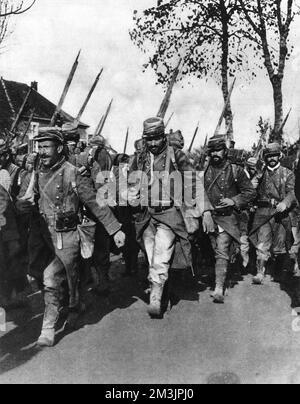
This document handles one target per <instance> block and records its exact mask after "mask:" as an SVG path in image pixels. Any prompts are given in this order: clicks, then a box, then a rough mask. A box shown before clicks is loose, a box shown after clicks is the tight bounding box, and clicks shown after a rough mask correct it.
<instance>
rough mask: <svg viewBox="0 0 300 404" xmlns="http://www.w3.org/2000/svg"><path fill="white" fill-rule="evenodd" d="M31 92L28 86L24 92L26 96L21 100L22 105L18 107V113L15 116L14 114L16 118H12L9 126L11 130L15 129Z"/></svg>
mask: <svg viewBox="0 0 300 404" xmlns="http://www.w3.org/2000/svg"><path fill="white" fill-rule="evenodd" d="M31 92H32V87H30V89H29V90H28V92H27V94H26V97H25V98H24V101H23V103H22V105H21V107H20V109H19V112H18V114H17V116H16V118H15V120H14V122H13V124H12V126H11V128H10V131H11V132H14V131H15V129H16V127H17V125H18V122H19V120H20V117H21V115H22V113H23V111H24V108H25V105H26V103H27V101H28V98H29V96H30V94H31Z"/></svg>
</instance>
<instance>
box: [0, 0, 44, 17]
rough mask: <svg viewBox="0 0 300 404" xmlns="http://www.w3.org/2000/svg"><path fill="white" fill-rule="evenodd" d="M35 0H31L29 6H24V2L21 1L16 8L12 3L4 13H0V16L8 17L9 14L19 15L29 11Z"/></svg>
mask: <svg viewBox="0 0 300 404" xmlns="http://www.w3.org/2000/svg"><path fill="white" fill-rule="evenodd" d="M36 1H37V0H32V3H31V4H30V6H28V7H26V8H24V2H23V1H22V2H21V3H20V4H19V5H18V6H17V7H16V8H14V6H13V5H12V6H11V7H10V8H9V9H7V11H5V12H4V13H0V18H4V17H9V16H10V15H20V14H24V13H26V12H27V11H29V10H30V9H31V8H32V7H33V6H34V5H35V3H36Z"/></svg>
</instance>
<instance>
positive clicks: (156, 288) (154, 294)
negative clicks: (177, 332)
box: [148, 283, 164, 317]
mask: <svg viewBox="0 0 300 404" xmlns="http://www.w3.org/2000/svg"><path fill="white" fill-rule="evenodd" d="M163 291H164V286H163V285H161V284H158V283H153V284H152V286H151V293H150V304H149V307H148V313H149V315H150V317H160V316H161V314H162V313H161V312H162V309H161V301H162V296H163Z"/></svg>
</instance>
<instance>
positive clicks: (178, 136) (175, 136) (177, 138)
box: [168, 130, 185, 150]
mask: <svg viewBox="0 0 300 404" xmlns="http://www.w3.org/2000/svg"><path fill="white" fill-rule="evenodd" d="M168 138H169V145H170V146H172V147H174V148H175V149H179V150H183V149H184V144H185V142H184V137H183V134H182V132H181V131H180V130H177V131H176V132H171V133H170V134H169V137H168Z"/></svg>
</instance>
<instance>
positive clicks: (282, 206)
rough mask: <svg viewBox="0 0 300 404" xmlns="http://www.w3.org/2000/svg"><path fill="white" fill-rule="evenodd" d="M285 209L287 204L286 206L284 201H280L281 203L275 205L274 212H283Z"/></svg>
mask: <svg viewBox="0 0 300 404" xmlns="http://www.w3.org/2000/svg"><path fill="white" fill-rule="evenodd" d="M286 210H287V206H286V204H285V203H284V202H281V203H279V204H278V205H277V209H276V212H277V213H283V212H285V211H286Z"/></svg>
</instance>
